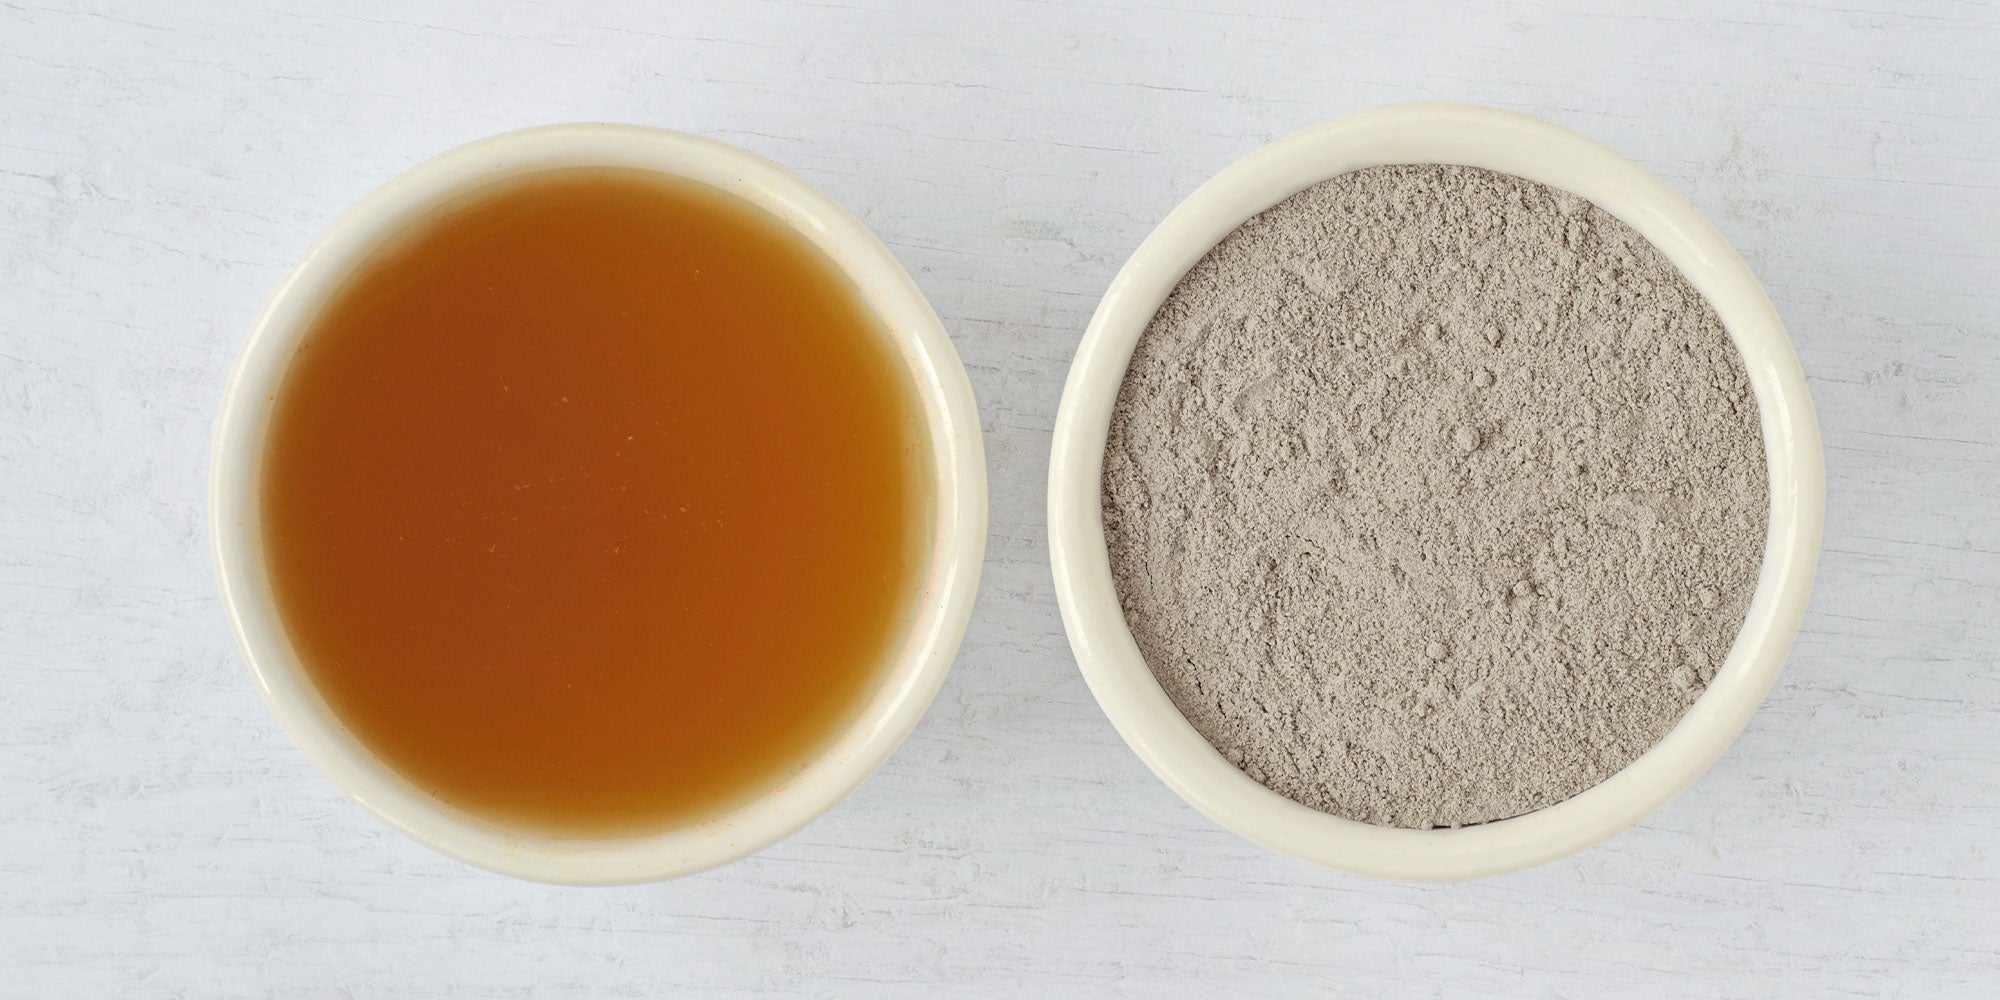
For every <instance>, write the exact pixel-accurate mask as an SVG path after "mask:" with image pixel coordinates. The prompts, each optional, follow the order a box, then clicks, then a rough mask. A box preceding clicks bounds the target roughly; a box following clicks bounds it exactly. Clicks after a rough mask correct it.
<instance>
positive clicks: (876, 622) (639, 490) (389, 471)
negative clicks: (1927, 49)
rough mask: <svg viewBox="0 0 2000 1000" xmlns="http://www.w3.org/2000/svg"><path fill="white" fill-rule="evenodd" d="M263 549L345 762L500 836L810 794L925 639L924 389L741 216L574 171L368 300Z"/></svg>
mask: <svg viewBox="0 0 2000 1000" xmlns="http://www.w3.org/2000/svg"><path fill="white" fill-rule="evenodd" d="M273 406H274V407H275V410H274V414H273V420H272V425H271V432H270V437H269V443H268V445H267V448H266V452H265V458H264V480H263V494H262V536H263V541H264V551H265V557H266V560H267V565H268V568H269V571H270V577H271V581H272V586H273V590H274V594H275V597H276V600H277V603H278V607H279V610H280V612H281V615H282V618H283V620H284V624H285V628H286V630H287V633H288V635H289V637H290V639H291V641H292V643H293V645H294V648H295V649H296V650H297V651H298V653H299V656H300V658H301V660H302V661H303V663H304V665H305V667H306V669H307V671H308V672H309V673H310V675H311V677H312V679H313V681H314V683H315V685H316V686H317V687H318V689H319V691H320V692H321V693H322V695H323V696H324V697H325V698H326V700H327V702H328V703H329V704H330V705H331V707H332V708H333V709H334V711H335V712H336V713H337V714H338V715H339V716H340V718H341V719H342V720H343V721H344V722H345V724H346V725H347V726H348V727H349V729H350V730H351V731H352V732H353V733H354V734H355V735H356V736H357V737H358V738H359V739H360V740H361V741H362V742H363V743H364V744H365V745H366V746H367V747H368V748H369V749H370V750H372V751H373V752H374V753H375V754H376V755H377V756H379V757H380V758H381V759H382V760H384V761H385V762H386V763H388V764H389V765H390V766H391V767H393V768H394V769H395V770H396V771H398V772H400V773H401V774H403V775H404V776H405V777H407V778H409V779H410V780H411V781H412V782H414V783H415V784H416V785H418V786H419V787H421V788H423V789H425V790H428V791H429V792H431V793H432V794H434V795H436V796H437V797H439V798H440V799H442V800H444V801H446V802H448V803H450V804H453V805H456V806H459V807H461V808H463V809H465V810H467V811H469V812H472V813H474V814H476V815H481V816H485V817H488V818H491V819H494V820H497V821H500V822H505V823H509V824H514V825H524V826H529V827H533V828H538V829H543V830H547V831H551V832H561V833H573V834H579V835H623V834H628V833H633V832H640V831H645V830H652V829H660V828H663V827H666V826H669V825H674V824H679V823H686V822H695V821H701V820H705V819H708V818H712V817H715V816H717V815H720V814H722V813H724V812H726V811H727V810H728V809H729V808H731V807H733V806H735V805H737V804H740V803H741V802H743V801H745V800H747V799H749V798H751V797H753V796H755V795H756V794H758V793H760V792H763V791H765V790H767V789H769V788H771V787H774V786H776V785H778V784H780V783H782V782H783V781H785V780H786V779H787V778H788V777H790V776H791V775H794V774H796V773H797V772H798V770H799V769H800V768H802V767H803V766H804V765H805V764H806V763H808V762H809V761H810V760H811V759H812V758H813V757H814V756H815V755H816V754H817V753H819V752H820V751H822V750H823V749H824V748H825V747H826V746H827V745H828V743H829V742H830V741H831V739H832V738H833V736H834V735H835V734H836V733H837V731H838V730H839V729H841V728H842V727H843V726H844V725H845V724H846V723H848V722H849V721H851V720H852V719H853V718H854V716H855V715H856V714H857V713H858V712H859V710H860V708H861V707H862V705H863V704H864V703H865V702H866V700H867V699H868V697H869V696H870V695H871V694H872V693H873V692H874V690H875V689H876V687H877V682H878V680H879V678H880V677H881V675H882V673H883V671H884V669H885V667H886V664H887V661H889V660H890V659H891V658H892V657H893V656H894V654H895V650H896V649H897V648H898V646H899V644H900V643H901V641H902V640H903V639H904V638H905V637H906V635H907V633H908V629H909V619H910V614H911V608H912V604H913V601H914V597H915V593H916V591H917V589H918V588H919V587H920V586H921V576H922V571H923V565H924V561H925V559H926V556H927V553H928V549H929V545H928V539H927V536H926V534H925V531H926V529H925V527H924V525H925V523H926V521H925V515H926V513H927V509H928V507H927V503H928V501H927V499H926V497H927V493H926V492H925V484H926V483H927V481H928V472H929V470H928V468H927V466H926V464H925V463H926V461H927V460H926V459H925V458H924V457H923V452H922V449H921V448H920V446H919V440H920V438H919V434H920V419H921V418H920V416H919V409H918V404H917V402H916V400H915V396H914V390H913V387H912V383H911V379H910V376H909V370H908V367H907V365H906V364H905V362H903V361H902V360H901V357H900V355H899V354H898V353H897V352H896V351H895V349H894V347H893V346H892V344H891V343H890V341H889V340H888V337H887V334H886V333H885V331H884V330H883V328H882V325H881V322H880V320H879V319H878V318H877V317H876V316H875V315H874V313H873V312H872V311H871V310H870V309H869V307H868V306H867V305H866V303H865V302H863V301H862V299H861V298H860V296H859V294H858V292H857V291H856V289H855V288H854V286H853V284H852V283H851V282H850V281H849V280H848V279H847V278H846V277H845V276H844V275H843V274H841V273H840V272H839V271H838V270H837V269H836V268H835V266H834V264H833V263H832V261H831V260H830V259H828V258H827V257H826V256H825V255H824V254H823V253H822V252H820V251H819V250H818V249H817V248H816V247H814V246H813V245H812V244H810V243H809V242H807V241H806V240H805V239H804V238H802V237H800V236H798V235H797V234H795V233H793V232H791V231H790V230H788V229H786V228H785V227H784V226H783V224H782V223H780V222H779V221H778V220H777V219H775V218H774V217H772V216H770V215H768V214H767V213H765V212H764V211H763V210H761V209H758V208H757V207H755V206H753V205H750V204H749V203H747V202H744V201H741V200H740V199H737V198H735V197H734V196H731V195H727V194H725V193H723V192H720V191H717V190H714V189H711V188H707V187H705V186H701V185H697V184H693V183H690V182H685V181H675V180H670V179H667V178H663V177H660V176H657V175H653V174H648V173H643V172H638V171H618V170H591V171H575V170H566V171H557V172H551V173H546V174H539V175H534V176H532V177H530V178H527V179H523V180H517V181H514V182H511V183H510V184H509V185H508V186H506V187H504V188H498V189H493V190H489V191H487V192H485V193H483V194H479V195H475V196H473V197H472V198H471V199H470V200H468V201H466V202H463V203H460V204H459V205H457V206H455V207H453V208H451V209H449V210H448V211H446V212H444V213H441V214H440V215H439V216H438V217H436V218H434V219H431V220H429V221H428V222H426V223H424V224H422V225H420V226H419V227H417V229H416V230H415V231H413V232H411V233H409V234H408V235H407V236H405V237H403V238H401V239H400V240H398V241H397V243H396V244H395V245H394V246H392V247H391V248H389V249H388V250H386V251H384V252H383V253H382V254H380V255H378V256H377V257H376V258H375V259H373V260H371V261H370V262H369V263H368V264H367V265H365V266H364V267H363V268H362V269H360V270H359V271H358V272H357V273H356V274H355V276H354V277H353V278H352V279H351V280H350V281H349V282H348V283H347V284H346V286H345V287H344V288H343V290H342V291H340V292H339V293H338V294H337V295H336V297H335V298H334V300H333V301H332V302H331V304H330V305H329V307H328V308H327V309H326V311H325V313H324V315H323V316H322V318H321V319H320V320H319V321H318V324H317V325H316V326H315V328H314V329H313V330H312V331H311V332H310V334H309V335H308V337H307V339H306V340H305V342H304V346H303V347H302V348H301V349H300V351H299V353H298V355H297V357H296V359H295V360H294V361H293V363H292V366H291V369H290V371H289V372H288V374H287V375H286V378H285V381H284V383H283V388H282V389H281V391H280V392H279V394H278V395H277V396H276V397H275V400H274V402H273Z"/></svg>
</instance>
